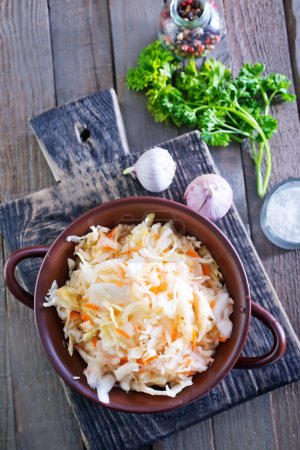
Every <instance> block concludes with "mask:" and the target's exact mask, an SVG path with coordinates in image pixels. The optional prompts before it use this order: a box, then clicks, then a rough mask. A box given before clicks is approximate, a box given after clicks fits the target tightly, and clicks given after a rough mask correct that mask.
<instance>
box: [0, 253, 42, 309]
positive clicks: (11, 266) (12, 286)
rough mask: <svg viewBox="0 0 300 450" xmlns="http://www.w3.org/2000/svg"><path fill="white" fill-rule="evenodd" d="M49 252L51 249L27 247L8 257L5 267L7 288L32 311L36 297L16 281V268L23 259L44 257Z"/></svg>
mask: <svg viewBox="0 0 300 450" xmlns="http://www.w3.org/2000/svg"><path fill="white" fill-rule="evenodd" d="M48 250H49V247H44V246H34V247H26V248H23V249H22V250H17V251H16V252H14V253H12V254H11V255H10V256H9V257H8V259H7V261H6V263H5V266H4V281H5V284H6V286H7V287H8V289H9V290H10V292H11V293H12V294H13V295H14V296H15V297H16V299H17V300H19V301H20V302H21V303H23V304H24V305H26V306H28V307H29V308H31V309H33V300H34V297H33V295H32V294H30V293H29V292H27V291H25V289H23V288H22V286H20V284H19V282H18V281H17V280H16V276H15V268H16V266H17V264H19V262H20V261H23V259H27V258H38V257H43V256H45V255H46V253H47V252H48Z"/></svg>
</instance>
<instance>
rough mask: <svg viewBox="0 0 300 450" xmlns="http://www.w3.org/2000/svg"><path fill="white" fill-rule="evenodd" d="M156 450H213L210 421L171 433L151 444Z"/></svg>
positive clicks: (213, 443)
mask: <svg viewBox="0 0 300 450" xmlns="http://www.w3.org/2000/svg"><path fill="white" fill-rule="evenodd" d="M153 448H155V449H156V450H182V449H185V450H187V449H195V450H200V449H201V450H215V449H216V447H215V442H214V434H213V429H212V421H211V420H205V421H204V422H202V423H200V424H197V425H194V426H193V427H190V428H188V429H186V430H183V431H180V432H179V433H176V434H173V435H172V436H170V437H169V438H167V439H164V440H163V441H159V442H158V443H157V444H155V445H154V446H153Z"/></svg>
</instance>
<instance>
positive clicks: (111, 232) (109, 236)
mask: <svg viewBox="0 0 300 450" xmlns="http://www.w3.org/2000/svg"><path fill="white" fill-rule="evenodd" d="M115 229H116V228H113V229H112V230H110V232H109V233H108V235H107V237H108V238H109V239H111V237H112V235H113V233H114V231H115Z"/></svg>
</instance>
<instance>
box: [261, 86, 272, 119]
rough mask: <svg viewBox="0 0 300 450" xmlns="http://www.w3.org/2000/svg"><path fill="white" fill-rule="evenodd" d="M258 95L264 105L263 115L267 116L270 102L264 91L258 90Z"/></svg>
mask: <svg viewBox="0 0 300 450" xmlns="http://www.w3.org/2000/svg"><path fill="white" fill-rule="evenodd" d="M260 93H261V96H262V98H263V100H264V103H265V115H266V116H267V115H268V114H269V108H270V103H271V100H269V98H268V95H267V93H266V91H265V90H264V89H263V88H262V87H261V88H260Z"/></svg>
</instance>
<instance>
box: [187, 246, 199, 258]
mask: <svg viewBox="0 0 300 450" xmlns="http://www.w3.org/2000/svg"><path fill="white" fill-rule="evenodd" d="M187 255H188V256H191V257H192V258H199V253H197V252H196V250H194V249H193V248H191V249H190V250H189V251H188V252H187Z"/></svg>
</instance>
